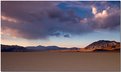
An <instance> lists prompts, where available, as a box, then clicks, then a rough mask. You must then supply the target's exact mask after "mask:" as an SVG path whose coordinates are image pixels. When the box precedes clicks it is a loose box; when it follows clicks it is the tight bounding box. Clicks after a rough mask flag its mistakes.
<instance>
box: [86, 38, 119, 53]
mask: <svg viewBox="0 0 121 72" xmlns="http://www.w3.org/2000/svg"><path fill="white" fill-rule="evenodd" d="M85 50H87V51H96V52H101V51H103V52H104V51H120V42H116V41H108V40H99V41H96V42H93V43H92V44H90V45H88V46H87V47H85Z"/></svg>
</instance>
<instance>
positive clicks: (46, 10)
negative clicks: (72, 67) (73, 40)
mask: <svg viewBox="0 0 121 72" xmlns="http://www.w3.org/2000/svg"><path fill="white" fill-rule="evenodd" d="M62 3H64V2H44V1H39V2H27V1H24V2H22V1H17V2H15V1H12V2H6V1H2V4H1V6H2V9H1V12H2V17H1V18H2V33H3V34H9V35H11V36H16V37H20V38H25V39H45V38H48V37H50V36H57V37H59V36H63V37H66V38H69V37H71V36H72V35H82V34H87V33H91V32H93V31H94V30H95V29H96V30H98V29H104V30H117V29H116V28H119V25H120V10H119V6H115V5H114V7H112V5H111V4H110V5H109V6H107V5H106V6H105V9H102V10H101V11H99V10H100V9H99V8H100V7H98V6H97V5H96V3H92V2H91V3H89V2H85V6H86V7H85V8H82V7H84V4H82V3H81V2H65V3H64V5H63V4H62ZM86 3H87V5H86ZM99 3H101V6H104V5H103V4H105V3H102V2H99ZM116 5H117V3H116ZM66 6H67V7H66ZM92 6H95V7H97V8H96V9H97V12H95V14H93V12H92ZM73 7H74V8H73ZM108 7H112V8H111V9H107V8H108ZM104 10H105V11H106V12H107V16H106V17H104V16H103V17H99V16H100V15H99V14H102V15H103V14H104V13H103V11H104ZM82 11H83V12H82ZM79 12H80V13H79ZM89 12H90V13H89ZM83 13H87V16H86V18H85V17H84V16H83ZM88 15H89V17H88ZM96 15H98V17H96Z"/></svg>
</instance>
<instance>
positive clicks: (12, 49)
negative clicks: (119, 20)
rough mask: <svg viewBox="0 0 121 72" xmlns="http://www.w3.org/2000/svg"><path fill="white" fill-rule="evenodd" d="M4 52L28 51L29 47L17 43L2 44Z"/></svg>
mask: <svg viewBox="0 0 121 72" xmlns="http://www.w3.org/2000/svg"><path fill="white" fill-rule="evenodd" d="M1 51H2V52H26V51H27V49H26V48H24V47H22V46H17V45H11V46H10V45H1Z"/></svg>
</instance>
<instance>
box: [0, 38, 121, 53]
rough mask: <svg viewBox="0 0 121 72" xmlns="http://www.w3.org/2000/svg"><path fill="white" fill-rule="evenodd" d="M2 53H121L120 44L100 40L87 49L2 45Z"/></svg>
mask: <svg viewBox="0 0 121 72" xmlns="http://www.w3.org/2000/svg"><path fill="white" fill-rule="evenodd" d="M1 51H2V52H34V51H53V52H56V51H57V52H58V51H61V52H108V51H117V52H120V42H116V41H109V40H99V41H95V42H93V43H91V44H89V45H88V46H86V47H85V48H77V47H72V48H66V47H58V46H41V45H39V46H27V47H22V46H18V45H3V44H1Z"/></svg>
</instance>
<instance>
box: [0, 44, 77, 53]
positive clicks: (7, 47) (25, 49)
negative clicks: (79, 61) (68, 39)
mask: <svg viewBox="0 0 121 72" xmlns="http://www.w3.org/2000/svg"><path fill="white" fill-rule="evenodd" d="M57 50H79V48H64V47H58V46H40V45H39V46H28V47H22V46H17V45H1V51H2V52H35V51H39V52H40V51H57Z"/></svg>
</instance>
